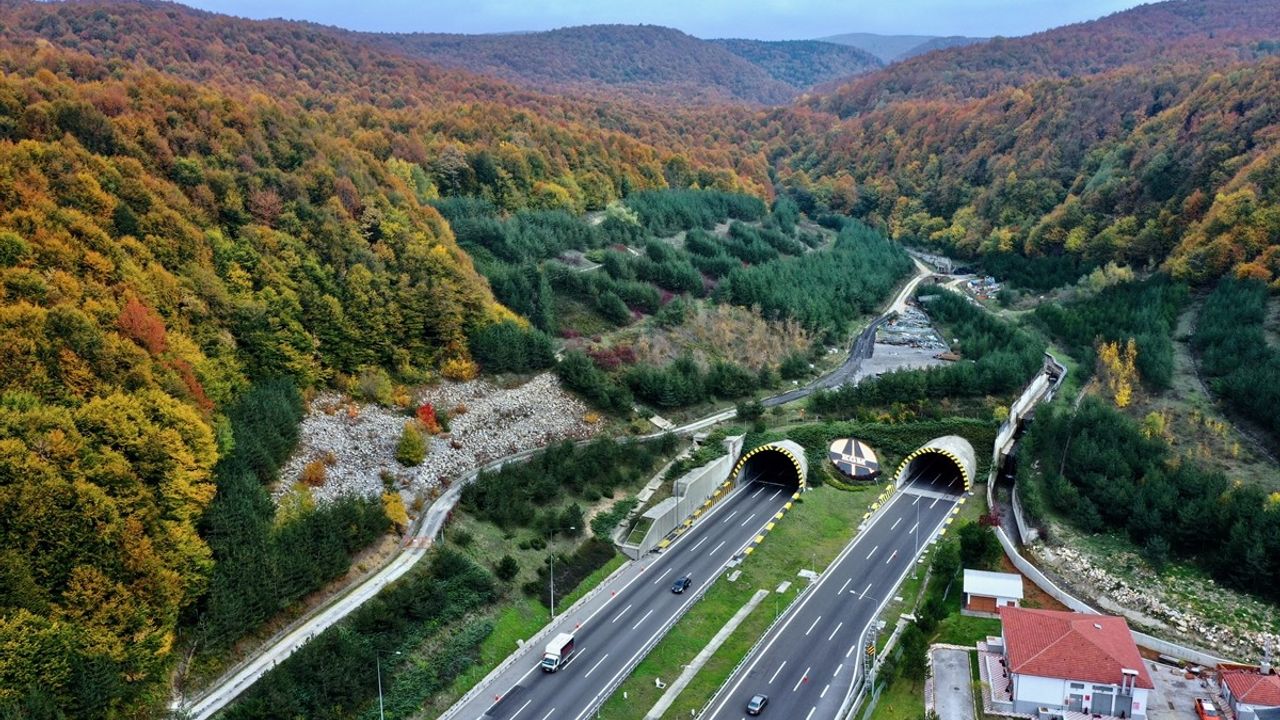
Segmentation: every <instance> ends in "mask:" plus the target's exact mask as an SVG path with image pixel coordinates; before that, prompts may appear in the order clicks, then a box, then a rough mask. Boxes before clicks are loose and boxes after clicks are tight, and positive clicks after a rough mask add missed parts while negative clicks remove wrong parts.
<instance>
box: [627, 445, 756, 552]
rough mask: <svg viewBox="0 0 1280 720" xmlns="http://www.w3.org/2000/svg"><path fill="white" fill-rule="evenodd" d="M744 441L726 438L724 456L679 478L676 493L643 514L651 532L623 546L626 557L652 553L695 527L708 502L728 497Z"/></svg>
mask: <svg viewBox="0 0 1280 720" xmlns="http://www.w3.org/2000/svg"><path fill="white" fill-rule="evenodd" d="M742 440H743V436H742V435H735V436H733V437H730V438H725V440H724V449H725V454H724V455H721V456H720V457H718V458H716V459H715V460H712V461H711V462H709V463H707V464H706V465H703V466H701V467H698V468H694V469H693V470H690V471H689V472H687V473H685V474H684V475H682V476H680V477H679V478H677V479H676V481H675V483H673V492H674V493H675V494H674V495H672V496H671V497H669V498H666V499H665V500H663V501H662V502H659V503H658V504H656V505H654V506H653V507H651V508H649V509H648V510H646V511H645V513H644V514H643V515H641V517H642V518H645V519H648V520H649V521H650V525H649V529H648V531H647V532H646V533H645V535H644V538H643V539H641V540H640V541H639V542H637V543H627V544H624V545H622V546H620V549H621V550H622V552H623V554H625V555H626V556H627V557H630V558H632V559H636V558H638V557H640V556H642V555H644V554H645V553H648V552H650V551H652V550H653V549H654V548H656V547H658V546H659V544H660V543H661V542H662V540H663V539H664V538H666V537H668V536H669V535H671V534H672V533H673V532H676V531H677V529H680V528H682V527H688V526H689V525H691V524H692V523H691V519H692V518H693V517H695V516H696V515H699V514H701V511H702V510H703V509H704V508H705V507H706V505H707V503H708V502H710V501H712V500H713V499H716V498H718V497H722V496H724V495H727V494H728V492H729V491H730V490H731V488H726V487H724V485H725V482H726V480H729V479H730V478H729V471H730V470H731V469H732V468H733V463H734V460H735V459H737V457H738V454H739V453H740V452H742ZM717 493H719V495H717Z"/></svg>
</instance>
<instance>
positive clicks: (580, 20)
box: [185, 0, 1139, 40]
mask: <svg viewBox="0 0 1280 720" xmlns="http://www.w3.org/2000/svg"><path fill="white" fill-rule="evenodd" d="M185 2H186V3H187V4H189V5H192V6H195V7H199V8H203V9H206V10H213V11H215V12H222V13H228V14H231V15H240V16H242V17H250V18H272V17H283V18H289V19H293V20H312V21H315V22H319V23H324V24H326V25H337V26H340V27H345V28H350V29H353V30H371V31H392V32H409V31H422V32H456V33H483V32H508V31H514V30H549V29H551V28H557V27H564V26H566V25H587V24H593V23H648V24H652V25H666V26H668V27H675V28H679V29H681V30H684V31H685V32H687V33H690V34H692V35H696V36H698V37H704V38H715V37H747V38H757V39H761V40H786V39H798V38H813V37H822V36H826V35H834V34H838V33H846V32H874V33H885V34H912V35H917V34H918V35H974V36H988V35H1006V36H1012V35H1025V34H1027V33H1032V32H1036V31H1038V30H1045V29H1048V28H1051V27H1056V26H1058V25H1064V24H1067V23H1073V22H1079V21H1081V20H1091V19H1093V18H1096V17H1100V16H1102V15H1107V14H1110V13H1113V12H1116V11H1117V10H1123V9H1125V8H1129V7H1133V6H1135V5H1137V4H1139V3H1138V2H1136V0H360V1H357V2H352V1H351V0H185Z"/></svg>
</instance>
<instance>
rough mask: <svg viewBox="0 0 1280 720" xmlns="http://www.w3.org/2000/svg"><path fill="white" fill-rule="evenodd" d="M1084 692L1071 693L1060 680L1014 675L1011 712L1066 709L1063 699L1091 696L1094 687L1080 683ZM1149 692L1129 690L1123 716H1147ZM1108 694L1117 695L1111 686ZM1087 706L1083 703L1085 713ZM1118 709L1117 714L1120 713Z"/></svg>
mask: <svg viewBox="0 0 1280 720" xmlns="http://www.w3.org/2000/svg"><path fill="white" fill-rule="evenodd" d="M1082 684H1083V685H1084V689H1083V690H1081V689H1076V690H1072V689H1071V685H1070V682H1069V681H1067V680H1062V679H1060V678H1047V677H1039V676H1037V675H1023V674H1021V673H1014V675H1013V711H1014V712H1016V713H1027V714H1034V713H1035V711H1036V708H1041V707H1047V708H1057V709H1061V708H1065V707H1066V706H1067V697H1068V696H1069V695H1071V694H1072V693H1075V694H1076V695H1084V696H1087V697H1092V696H1093V686H1094V685H1095V683H1092V682H1085V683H1082ZM1149 692H1150V691H1149V690H1147V689H1146V688H1134V689H1133V711H1132V712H1127V713H1126V715H1127V716H1128V717H1130V718H1134V720H1142V718H1145V717H1146V714H1147V694H1148V693H1149ZM1112 694H1115V695H1118V694H1119V687H1118V686H1114V687H1113V690H1112ZM1088 707H1089V702H1088V701H1086V702H1085V708H1086V710H1087V709H1088ZM1123 709H1124V708H1120V709H1118V710H1117V714H1118V713H1119V710H1123Z"/></svg>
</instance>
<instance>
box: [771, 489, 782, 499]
mask: <svg viewBox="0 0 1280 720" xmlns="http://www.w3.org/2000/svg"><path fill="white" fill-rule="evenodd" d="M780 492H782V488H778V489H777V490H774V491H773V494H772V495H770V496H769V500H770V501H772V500H773V499H774V498H776V497H778V493H780Z"/></svg>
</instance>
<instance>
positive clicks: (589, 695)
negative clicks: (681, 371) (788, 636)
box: [450, 477, 795, 720]
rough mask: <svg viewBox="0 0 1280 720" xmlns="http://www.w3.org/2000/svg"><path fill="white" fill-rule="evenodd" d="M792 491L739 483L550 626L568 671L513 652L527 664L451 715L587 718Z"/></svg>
mask: <svg viewBox="0 0 1280 720" xmlns="http://www.w3.org/2000/svg"><path fill="white" fill-rule="evenodd" d="M794 490H795V486H794V484H784V481H783V479H781V478H775V477H762V478H757V479H755V480H752V481H751V482H747V483H744V484H743V485H742V486H740V487H739V489H738V490H737V491H736V492H734V493H733V495H731V496H730V497H729V498H728V499H727V500H725V501H724V502H722V503H721V504H720V505H718V506H716V507H715V508H714V509H713V511H712V512H711V513H709V514H708V515H706V516H704V517H703V518H702V519H701V520H699V521H698V522H697V523H695V524H694V526H693V527H692V528H691V529H690V530H689V531H687V532H686V533H684V534H683V535H681V536H680V537H679V538H678V539H677V540H676V542H674V543H672V544H671V545H670V546H668V548H667V550H666V551H665V552H663V553H662V554H660V555H657V556H655V557H653V558H652V560H651V561H650V562H648V563H634V564H633V567H632V568H630V569H629V570H627V571H625V572H624V573H622V574H621V575H619V576H616V577H615V578H614V580H613V583H614V585H615V587H611V588H609V595H607V596H603V595H602V597H604V598H605V599H604V601H603V602H602V603H601V604H599V605H598V606H589V607H585V608H582V609H581V610H579V611H578V612H576V613H574V614H572V615H571V616H561V617H560V618H558V619H557V620H556V623H555V624H556V628H554V629H553V631H552V633H554V632H573V633H574V639H575V643H576V645H577V652H576V654H575V655H574V657H573V659H572V660H570V661H569V663H568V665H567V666H565V667H564V668H562V669H561V670H559V671H558V672H555V673H544V672H542V671H541V670H540V669H539V668H538V662H539V661H540V660H541V658H542V651H543V648H542V647H540V646H539V647H526V648H523V649H521V650H520V651H519V652H520V653H521V654H523V655H525V656H527V657H525V658H522V659H521V660H520V661H519V662H517V663H515V665H514V666H513V668H512V670H511V671H509V672H507V673H505V674H504V676H503V677H499V678H496V679H495V680H494V682H493V683H491V684H490V685H489V687H488V689H487V691H486V692H485V693H484V694H481V695H478V696H476V697H474V698H473V699H472V700H471V701H470V702H469V703H468V704H467V705H465V706H463V707H461V708H457V709H456V711H451V713H450V716H451V717H454V718H462V719H464V720H475V719H477V718H483V719H484V720H499V719H501V720H547V719H549V718H557V719H563V720H582V718H585V717H587V716H589V715H590V714H591V713H592V712H593V711H594V710H595V709H596V707H597V706H598V705H599V704H600V703H601V702H603V701H604V700H606V699H607V698H608V696H609V693H610V692H611V690H612V688H613V687H614V686H615V685H616V683H617V682H619V681H621V680H622V679H623V678H625V677H626V676H627V674H628V673H630V672H631V670H632V669H633V668H634V667H635V665H636V664H637V663H639V662H640V660H641V659H642V658H643V657H644V655H645V654H646V653H648V651H649V650H650V649H651V648H652V647H653V645H655V644H656V643H657V642H658V640H660V639H661V638H662V636H663V635H664V634H665V633H666V632H667V630H669V629H670V627H671V625H673V624H674V623H675V621H676V620H677V619H678V617H679V616H680V614H681V611H682V609H684V607H685V606H687V605H688V604H690V603H693V602H696V600H697V598H698V597H700V596H701V595H702V593H703V591H704V590H705V589H706V588H707V587H708V586H709V585H710V584H711V583H712V582H713V581H714V580H715V579H716V577H717V576H718V575H719V574H720V572H721V571H722V570H723V569H724V567H725V565H726V564H727V563H728V562H729V561H730V560H731V559H732V558H733V557H734V555H736V554H738V553H739V551H741V550H742V548H743V546H745V545H747V544H748V543H749V542H750V541H751V540H752V538H754V537H755V535H756V534H758V533H759V532H760V531H761V530H762V529H763V528H764V526H765V524H766V523H768V522H769V521H770V520H771V519H772V518H773V516H774V515H775V514H776V513H777V512H778V511H779V510H780V509H781V508H782V506H783V505H785V504H786V503H787V502H788V501H789V500H790V499H791V495H792V493H793V492H794ZM685 574H688V575H689V576H690V577H691V578H692V580H693V586H692V587H691V588H689V589H688V590H686V591H685V592H684V594H681V595H677V594H675V593H672V592H671V585H672V583H673V582H674V581H675V579H676V578H678V577H680V576H681V575H685ZM676 672H678V668H673V672H672V676H673V677H674V676H675V674H676ZM495 694H496V697H498V698H499V699H498V700H497V701H496V702H495V700H494V698H495Z"/></svg>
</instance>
